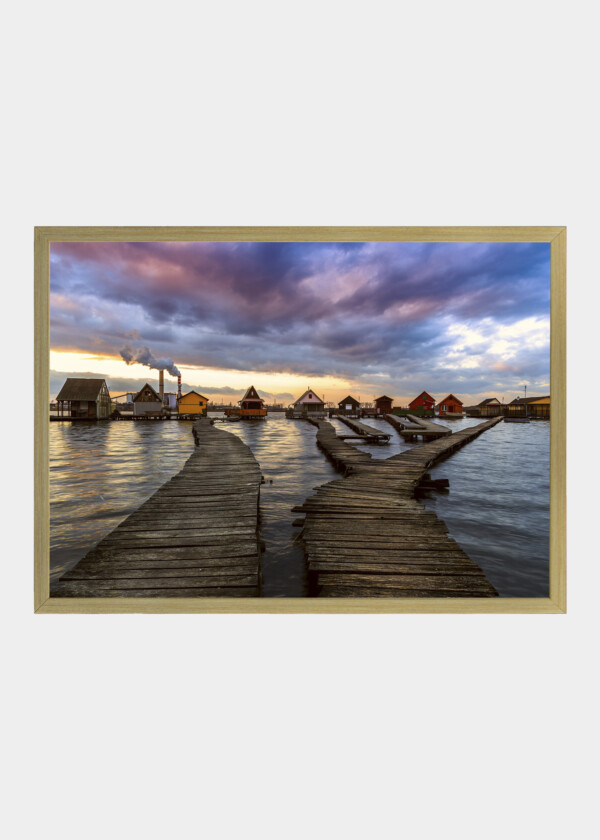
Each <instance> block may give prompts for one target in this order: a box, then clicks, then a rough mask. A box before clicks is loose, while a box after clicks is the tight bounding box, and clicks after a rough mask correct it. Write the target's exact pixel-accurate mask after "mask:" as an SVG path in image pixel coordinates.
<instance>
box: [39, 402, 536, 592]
mask: <svg viewBox="0 0 600 840" xmlns="http://www.w3.org/2000/svg"><path fill="white" fill-rule="evenodd" d="M366 422H367V423H368V424H369V425H372V426H375V427H376V428H378V429H381V430H382V431H385V432H386V433H388V434H390V435H391V438H390V443H389V444H388V445H379V446H375V445H366V444H359V448H361V449H363V450H364V451H367V452H370V453H371V455H372V457H373V458H389V457H391V456H392V455H396V454H398V453H399V452H403V451H405V450H408V449H410V448H412V446H413V445H414V444H407V443H405V442H404V440H403V439H402V438H401V437H400V435H398V433H397V432H396V431H395V430H394V429H393V427H392V426H391V425H390V424H389V423H386V422H385V421H384V420H371V419H369V420H367V421H366ZM478 422H479V421H478V420H476V419H473V418H464V419H463V420H458V421H457V420H455V421H450V422H449V423H448V425H451V428H452V429H453V431H458V430H459V429H461V428H466V427H467V426H472V425H475V424H476V423H478ZM334 425H335V426H336V428H338V430H339V432H342V430H343V432H344V433H350V430H349V428H348V427H347V426H345V425H344V424H342V423H340V422H339V421H334ZM224 428H226V429H227V431H229V432H231V433H233V434H236V435H238V436H239V437H240V438H241V439H242V440H243V441H244V442H245V443H247V444H248V446H249V447H250V448H251V449H252V451H253V452H254V454H255V455H256V458H257V460H258V461H259V463H260V465H261V468H262V472H263V475H264V476H265V479H266V484H264V485H263V486H262V488H261V527H262V535H263V539H264V540H265V542H266V546H267V548H266V551H265V553H264V555H263V564H262V565H263V594H264V595H265V596H268V597H283V596H288V597H298V596H302V595H304V594H305V593H306V573H305V564H304V555H303V551H302V548H301V546H300V545H299V544H298V543H297V542H295V538H296V537H297V535H298V530H299V529H298V528H294V527H293V525H292V523H293V521H294V519H296V518H297V517H298V514H294V513H292V510H291V509H292V508H293V507H294V506H295V505H299V504H302V502H303V501H304V499H305V498H306V497H307V496H309V495H311V493H312V491H313V490H314V488H316V487H318V486H319V485H320V484H323V483H325V482H326V481H331V480H332V479H334V478H337V477H339V474H338V473H336V471H335V470H334V469H333V467H332V466H331V464H330V463H329V461H328V460H327V459H326V458H325V457H324V455H323V454H322V453H321V452H320V451H319V449H318V448H317V445H316V441H315V435H316V428H315V427H314V426H312V425H310V424H309V423H304V422H301V421H293V420H287V419H286V417H285V415H283V414H272V415H270V416H269V418H268V419H267V420H266V421H262V422H256V423H231V424H228V425H227V426H224ZM549 432H550V427H549V423H545V422H532V423H530V424H508V423H499V424H498V425H497V426H494V427H493V428H492V429H490V430H489V431H487V432H485V433H484V434H483V435H481V436H480V437H479V438H476V439H475V440H474V441H473V442H471V443H470V444H468V445H467V446H465V447H464V448H463V449H461V450H459V451H458V452H457V453H456V454H455V455H453V456H452V457H451V458H448V459H447V460H445V461H443V462H441V463H440V464H439V465H438V466H436V467H434V468H432V470H431V473H432V476H433V477H437V478H448V479H449V480H450V491H449V493H447V494H442V493H431V494H429V496H428V497H427V498H425V499H424V500H423V501H424V504H425V505H426V506H427V507H430V508H431V509H433V510H435V511H436V512H437V514H438V516H440V518H441V519H443V520H444V521H445V522H446V524H447V525H448V528H449V530H450V533H451V535H452V536H453V537H454V538H455V539H456V540H457V541H458V542H459V543H460V544H461V545H462V546H463V548H464V549H465V551H466V552H467V554H469V556H471V557H472V558H473V559H474V560H475V561H476V562H477V563H479V565H480V566H481V567H482V568H483V569H484V571H485V572H486V574H487V576H488V577H489V579H490V580H491V582H492V583H493V584H494V586H495V587H496V588H497V589H498V591H499V592H500V594H501V595H503V596H530V597H541V596H545V595H547V594H548V579H549V575H548V557H549V553H548V541H549ZM192 451H193V441H192V434H191V423H186V422H177V423H94V424H92V423H90V424H87V423H81V424H78V423H74V424H71V423H52V424H51V425H50V496H51V512H50V526H51V534H50V537H51V556H50V561H51V578H52V579H53V580H54V579H56V578H57V577H59V576H60V575H61V574H62V573H63V572H64V571H66V570H67V569H69V568H72V567H73V566H74V565H75V563H77V562H78V561H79V560H80V559H81V557H83V555H84V554H85V553H86V552H87V551H89V549H90V548H92V547H93V546H94V545H95V544H96V543H97V542H98V541H99V540H100V539H102V538H103V537H104V536H106V534H108V533H109V532H110V531H111V530H112V529H113V528H114V527H116V525H118V524H119V522H121V521H122V520H123V519H125V517H126V516H128V515H129V514H130V513H131V512H132V511H134V510H135V509H136V508H137V507H139V505H140V504H141V503H142V502H143V501H144V500H145V499H147V498H148V496H150V495H151V494H152V493H153V492H154V491H155V490H157V489H158V488H159V487H160V486H161V485H162V484H164V482H165V481H167V480H168V479H169V478H171V477H172V476H173V475H174V474H175V473H176V472H178V471H179V470H180V469H181V468H182V467H183V465H184V463H185V462H186V460H187V459H188V457H189V456H190V455H191V453H192ZM271 482H272V483H271Z"/></svg>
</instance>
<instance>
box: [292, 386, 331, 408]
mask: <svg viewBox="0 0 600 840" xmlns="http://www.w3.org/2000/svg"><path fill="white" fill-rule="evenodd" d="M309 394H312V396H313V398H314V399H312V398H311V399H309V398H308V395H309ZM306 402H310V403H312V404H313V405H314V404H315V403H321V405H325V403H324V402H323V400H322V399H321V397H318V396H317V395H316V394H315V392H314V391H313V389H312V388H308V389H307V390H306V391H305V392H304V393H303V394H302V396H301V397H298V399H297V400H296V402H295V403H294V405H299V404H300V403H306Z"/></svg>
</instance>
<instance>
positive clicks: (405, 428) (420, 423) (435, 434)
mask: <svg viewBox="0 0 600 840" xmlns="http://www.w3.org/2000/svg"><path fill="white" fill-rule="evenodd" d="M384 420H387V422H388V423H389V424H390V425H391V426H393V427H394V428H395V429H396V431H397V432H398V434H400V435H402V437H403V438H404V440H416V439H417V438H418V437H421V438H422V439H423V440H424V441H425V440H436V439H437V438H440V437H446V436H447V435H451V434H452V430H451V429H449V428H448V427H447V426H442V425H441V423H432V422H431V421H430V420H426V419H425V418H423V417H414V416H411V418H410V419H408V418H406V417H398V416H397V415H395V414H385V415H384Z"/></svg>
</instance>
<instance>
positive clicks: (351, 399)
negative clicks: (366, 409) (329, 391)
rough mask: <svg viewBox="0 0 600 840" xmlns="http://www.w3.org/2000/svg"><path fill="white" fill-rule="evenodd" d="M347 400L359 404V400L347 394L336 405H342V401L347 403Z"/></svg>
mask: <svg viewBox="0 0 600 840" xmlns="http://www.w3.org/2000/svg"><path fill="white" fill-rule="evenodd" d="M348 402H353V403H356V405H360V402H359V401H358V400H357V399H356V397H351V396H350V395H348V396H347V397H344V399H343V400H340V401H339V403H338V405H343V404H344V403H348Z"/></svg>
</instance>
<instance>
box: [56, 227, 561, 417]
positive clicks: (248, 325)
mask: <svg viewBox="0 0 600 840" xmlns="http://www.w3.org/2000/svg"><path fill="white" fill-rule="evenodd" d="M50 286H51V326H50V344H51V348H52V349H51V357H50V367H51V378H50V393H51V395H52V396H54V395H55V394H56V393H57V391H58V390H59V388H60V387H61V385H62V384H63V382H64V380H65V378H66V377H67V376H85V375H90V376H103V377H105V378H106V379H107V381H108V385H109V388H110V390H111V392H112V393H113V394H117V393H122V392H124V391H127V390H138V389H139V388H140V387H141V385H143V383H144V382H145V381H149V382H150V384H152V385H154V386H155V387H156V383H157V381H158V373H157V371H156V370H151V369H150V368H148V367H146V366H143V365H140V364H137V363H132V364H130V365H127V364H126V363H125V361H124V360H123V359H122V357H121V355H120V351H121V350H122V349H124V348H131V349H133V350H134V351H135V350H136V349H138V348H143V347H148V348H149V349H150V351H151V353H152V354H153V355H154V356H155V357H157V358H159V357H161V358H170V359H172V360H173V362H174V363H175V365H176V366H177V367H178V368H179V369H180V371H181V374H182V378H183V386H184V391H185V390H189V389H190V388H194V389H195V390H197V391H200V392H201V393H202V394H204V395H205V396H207V397H209V398H211V399H215V400H217V401H230V400H231V401H235V400H237V399H239V397H240V396H241V395H242V394H243V392H244V391H245V390H246V388H247V387H248V386H249V385H254V386H255V387H256V388H257V389H258V391H259V392H260V393H261V395H262V396H264V397H265V398H266V399H267V400H268V401H273V400H276V401H278V402H283V403H284V404H287V403H289V402H291V401H292V400H293V399H294V398H296V397H298V396H299V395H300V394H301V393H302V392H303V391H304V390H306V388H308V387H309V386H311V387H312V388H313V389H314V390H316V391H317V393H318V394H320V395H321V396H323V397H324V398H325V400H327V401H335V402H337V401H338V400H341V399H342V398H343V397H345V396H346V395H347V394H348V393H350V394H352V395H354V396H356V397H357V398H360V399H362V400H363V401H367V400H372V399H373V398H374V397H377V396H380V395H381V394H384V393H385V394H387V395H389V396H391V397H393V398H394V402H395V404H396V405H405V404H407V403H408V402H409V400H411V399H412V398H413V397H414V396H416V395H417V394H419V393H420V392H421V391H423V390H426V391H429V392H430V393H431V394H432V395H433V396H434V397H436V398H437V399H441V398H443V397H444V396H446V395H447V394H448V393H450V392H452V393H454V394H455V395H456V396H458V397H460V398H461V399H462V400H463V402H465V403H466V404H473V403H476V402H479V401H480V400H481V399H483V398H484V397H487V396H497V397H499V398H500V399H502V398H504V399H505V400H511V399H512V398H513V397H514V396H517V395H519V394H522V393H523V386H524V385H525V384H526V385H527V393H528V395H532V396H533V395H535V394H540V395H541V394H547V393H549V392H550V380H549V371H550V360H549V345H550V245H549V244H547V243H539V244H538V243H535V244H534V243H531V244H530V243H524V244H499V243H483V244H475V243H456V244H454V243H453V244H413V243H389V244H388V243H373V244H368V243H367V244H360V243H359V244H352V243H351V244H348V243H345V244H338V243H175V242H172V243H60V244H54V245H53V246H52V252H51V279H50ZM165 389H166V390H175V389H176V381H175V380H174V379H173V377H171V376H170V375H169V374H168V373H166V374H165Z"/></svg>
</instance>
